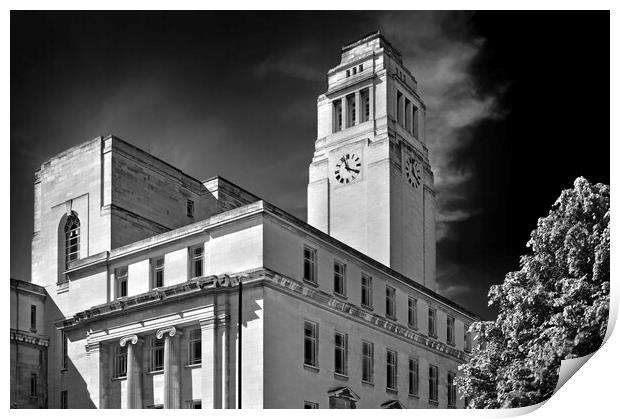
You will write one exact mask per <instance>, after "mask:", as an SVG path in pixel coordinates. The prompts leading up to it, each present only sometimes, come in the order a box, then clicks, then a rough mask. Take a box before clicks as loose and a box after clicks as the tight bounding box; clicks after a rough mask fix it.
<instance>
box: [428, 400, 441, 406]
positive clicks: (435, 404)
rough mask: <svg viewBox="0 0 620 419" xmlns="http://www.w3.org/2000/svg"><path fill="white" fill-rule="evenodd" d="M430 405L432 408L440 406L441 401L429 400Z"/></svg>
mask: <svg viewBox="0 0 620 419" xmlns="http://www.w3.org/2000/svg"><path fill="white" fill-rule="evenodd" d="M428 404H430V405H431V406H439V401H438V400H430V399H429V400H428Z"/></svg>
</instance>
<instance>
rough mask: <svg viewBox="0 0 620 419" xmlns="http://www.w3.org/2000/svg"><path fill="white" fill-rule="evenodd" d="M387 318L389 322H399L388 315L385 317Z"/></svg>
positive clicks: (394, 317)
mask: <svg viewBox="0 0 620 419" xmlns="http://www.w3.org/2000/svg"><path fill="white" fill-rule="evenodd" d="M385 318H386V319H388V320H391V321H393V322H395V321H398V320H396V316H388V315H387V314H386V315H385Z"/></svg>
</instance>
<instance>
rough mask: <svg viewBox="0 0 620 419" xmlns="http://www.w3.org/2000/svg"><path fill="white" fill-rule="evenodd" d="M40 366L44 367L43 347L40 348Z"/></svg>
mask: <svg viewBox="0 0 620 419" xmlns="http://www.w3.org/2000/svg"><path fill="white" fill-rule="evenodd" d="M39 368H43V349H39Z"/></svg>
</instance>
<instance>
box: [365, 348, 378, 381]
mask: <svg viewBox="0 0 620 419" xmlns="http://www.w3.org/2000/svg"><path fill="white" fill-rule="evenodd" d="M374 369H375V345H374V344H373V343H371V342H366V341H362V381H365V382H367V383H372V382H373V380H374Z"/></svg>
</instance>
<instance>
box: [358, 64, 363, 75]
mask: <svg viewBox="0 0 620 419" xmlns="http://www.w3.org/2000/svg"><path fill="white" fill-rule="evenodd" d="M359 68H360V73H361V72H362V71H364V64H360V67H359Z"/></svg>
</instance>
